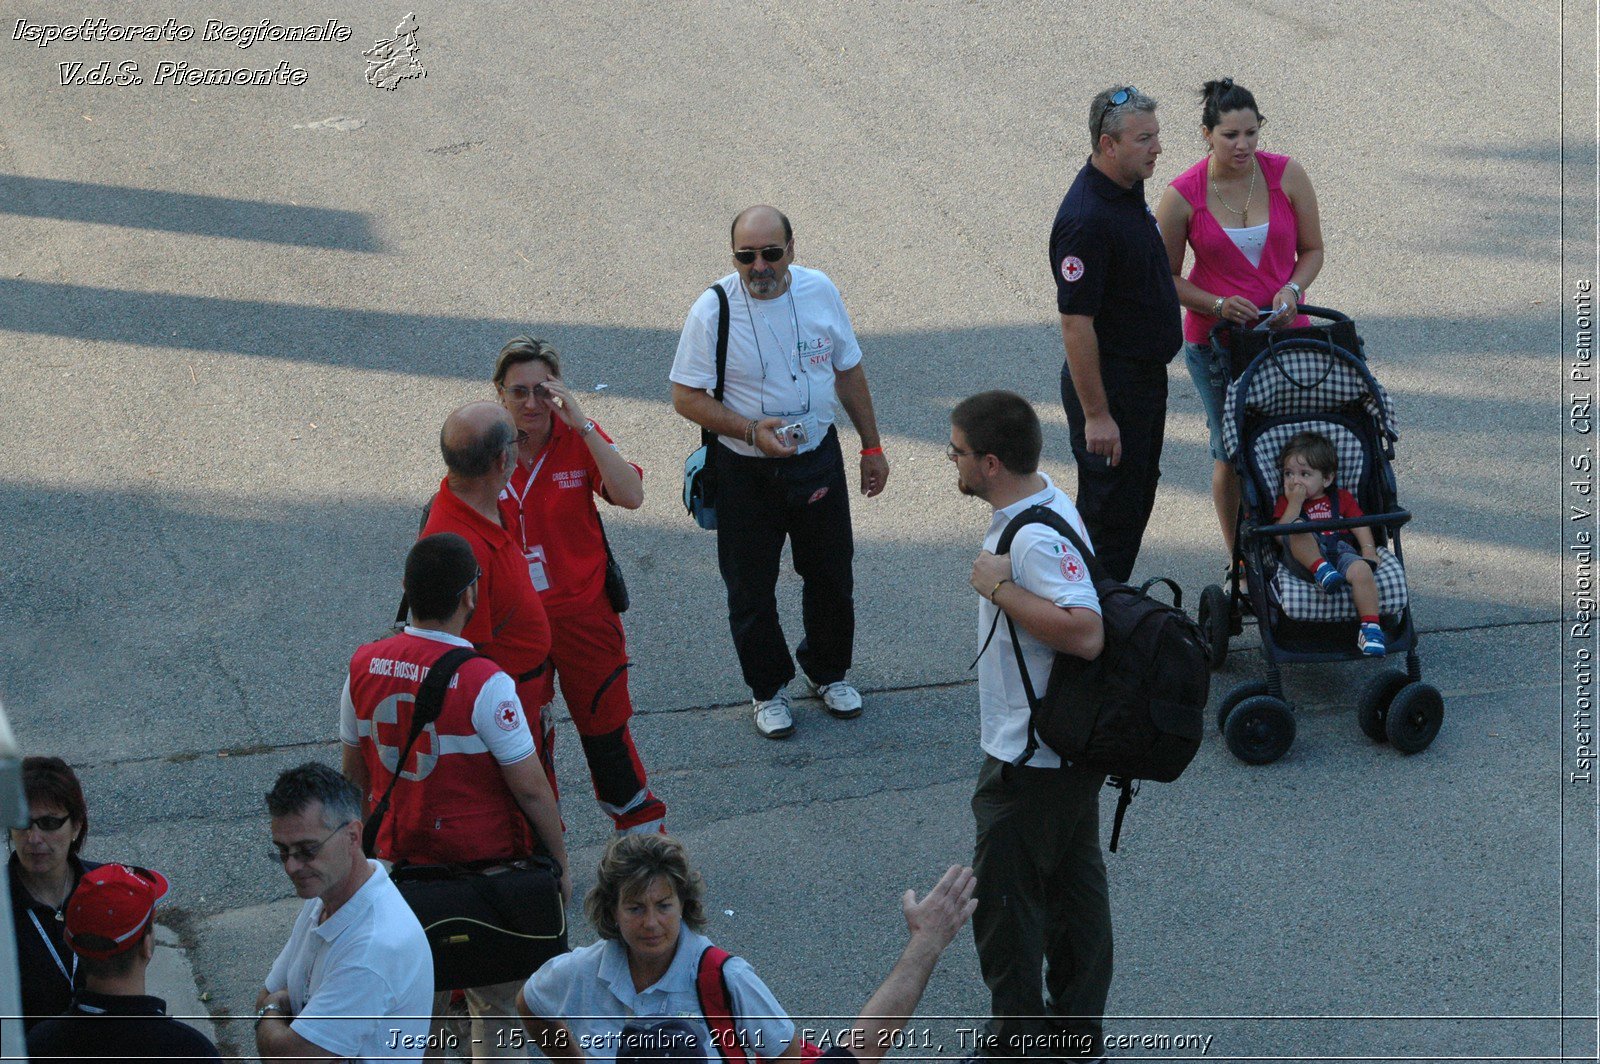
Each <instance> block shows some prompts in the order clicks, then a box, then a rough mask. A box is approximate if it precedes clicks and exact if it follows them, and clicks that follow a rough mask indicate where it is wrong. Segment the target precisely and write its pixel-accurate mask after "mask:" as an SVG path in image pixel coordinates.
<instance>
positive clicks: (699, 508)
mask: <svg viewBox="0 0 1600 1064" xmlns="http://www.w3.org/2000/svg"><path fill="white" fill-rule="evenodd" d="M711 291H713V292H715V293H717V386H716V388H715V389H714V390H713V391H712V393H711V395H712V397H713V398H714V399H716V401H717V402H719V403H720V402H722V385H723V383H724V378H725V377H726V376H727V373H728V293H727V292H724V291H723V290H722V285H720V284H714V285H712V286H711ZM683 508H684V509H685V510H688V511H689V516H690V517H692V518H694V523H695V524H697V525H699V526H700V527H701V528H704V529H706V530H708V531H710V530H714V529H715V528H716V527H717V434H716V433H714V432H712V431H711V430H710V429H708V428H705V427H704V426H702V427H701V429H700V446H699V447H696V448H695V449H694V450H693V451H691V452H690V454H689V457H688V458H686V459H684V462H683Z"/></svg>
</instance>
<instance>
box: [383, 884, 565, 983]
mask: <svg viewBox="0 0 1600 1064" xmlns="http://www.w3.org/2000/svg"><path fill="white" fill-rule="evenodd" d="M559 876H560V871H559V870H558V869H557V867H556V863H555V862H554V861H552V860H550V859H549V858H547V857H527V858H523V859H521V860H515V861H505V860H496V861H480V862H475V863H473V864H470V865H397V866H396V867H395V868H394V870H393V871H392V872H390V873H389V878H390V879H392V880H394V885H395V886H397V887H399V888H400V895H401V897H403V898H405V900H406V904H407V905H409V906H411V911H412V912H414V913H416V914H417V920H418V921H419V922H420V923H421V924H422V930H423V931H424V932H426V933H427V936H428V948H429V949H430V950H432V951H433V988H434V990H436V991H439V990H461V989H464V988H466V987H469V986H488V985H489V984H491V983H507V982H510V981H511V980H513V979H526V978H527V977H528V976H529V975H531V974H533V972H534V971H536V970H537V969H538V967H539V966H540V965H541V964H543V963H544V962H545V961H547V960H549V959H550V958H551V957H554V956H556V955H557V954H560V953H565V952H566V951H567V914H566V910H565V909H563V908H562V905H561V888H560V883H559Z"/></svg>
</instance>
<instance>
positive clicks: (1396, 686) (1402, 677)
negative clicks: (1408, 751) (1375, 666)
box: [1356, 669, 1411, 743]
mask: <svg viewBox="0 0 1600 1064" xmlns="http://www.w3.org/2000/svg"><path fill="white" fill-rule="evenodd" d="M1410 682H1411V679H1410V677H1408V676H1406V674H1405V673H1403V672H1401V671H1399V670H1398V669H1385V670H1384V671H1383V672H1380V673H1378V675H1376V676H1374V677H1373V678H1372V679H1371V680H1369V681H1367V686H1365V687H1363V688H1362V689H1361V697H1360V698H1359V699H1357V700H1356V723H1357V724H1359V725H1361V730H1362V732H1363V733H1364V734H1365V735H1366V737H1367V738H1368V739H1371V740H1372V741H1373V742H1375V743H1386V742H1388V741H1389V730H1388V724H1387V721H1388V718H1389V703H1391V702H1393V701H1394V696H1395V695H1397V694H1399V693H1400V688H1402V687H1404V686H1405V685H1406V684H1408V683H1410Z"/></svg>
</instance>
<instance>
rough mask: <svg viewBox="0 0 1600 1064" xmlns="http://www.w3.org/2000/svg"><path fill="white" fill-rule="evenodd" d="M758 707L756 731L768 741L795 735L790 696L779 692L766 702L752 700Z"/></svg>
mask: <svg viewBox="0 0 1600 1064" xmlns="http://www.w3.org/2000/svg"><path fill="white" fill-rule="evenodd" d="M750 701H751V703H752V704H753V705H754V706H755V707H756V731H758V732H760V733H761V734H762V735H765V736H766V737H767V738H768V739H787V738H788V737H789V736H791V735H793V734H794V715H793V714H792V713H790V712H789V696H788V694H787V693H785V692H783V691H779V692H778V693H777V694H775V695H773V696H772V697H771V698H769V699H767V700H766V701H765V702H762V701H760V700H759V699H754V698H752V699H751V700H750Z"/></svg>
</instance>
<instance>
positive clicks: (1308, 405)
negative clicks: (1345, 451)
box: [1222, 340, 1400, 493]
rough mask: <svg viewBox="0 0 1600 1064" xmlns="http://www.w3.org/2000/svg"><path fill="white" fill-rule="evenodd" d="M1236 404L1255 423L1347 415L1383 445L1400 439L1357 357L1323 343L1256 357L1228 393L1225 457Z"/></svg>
mask: <svg viewBox="0 0 1600 1064" xmlns="http://www.w3.org/2000/svg"><path fill="white" fill-rule="evenodd" d="M1240 404H1243V408H1244V413H1245V414H1246V415H1247V418H1255V419H1259V418H1273V417H1287V416H1292V415H1295V414H1331V413H1346V414H1348V415H1350V416H1353V417H1355V418H1356V419H1358V420H1369V419H1370V420H1371V422H1372V423H1373V424H1374V425H1375V426H1376V428H1377V430H1378V433H1379V434H1380V435H1381V436H1382V437H1383V438H1385V439H1386V440H1389V441H1393V440H1397V439H1399V438H1400V433H1399V431H1398V428H1397V426H1396V422H1395V418H1394V406H1393V404H1391V403H1390V402H1389V393H1388V392H1386V391H1384V389H1383V385H1381V384H1379V383H1378V382H1377V380H1375V379H1374V378H1373V376H1372V374H1371V373H1369V372H1368V371H1367V368H1366V366H1365V365H1364V364H1363V363H1362V361H1361V360H1360V359H1359V358H1357V357H1355V356H1354V355H1351V354H1349V353H1347V352H1345V351H1343V350H1342V349H1340V348H1338V347H1335V346H1333V345H1332V344H1329V343H1327V342H1326V341H1323V340H1293V341H1289V342H1287V343H1284V344H1281V345H1279V346H1277V347H1274V348H1272V349H1270V350H1269V351H1267V352H1264V353H1263V354H1261V355H1259V356H1257V357H1256V360H1255V361H1254V362H1252V363H1251V364H1250V367H1249V368H1248V369H1246V370H1245V372H1244V373H1242V374H1240V376H1239V379H1238V380H1237V381H1235V382H1234V383H1233V386H1232V387H1231V388H1229V389H1228V402H1227V406H1226V407H1225V409H1224V413H1223V418H1222V443H1223V446H1224V447H1225V448H1226V449H1227V452H1228V454H1229V455H1230V456H1234V455H1237V454H1238V453H1239V421H1240V419H1239V416H1238V415H1239V412H1240ZM1290 435H1293V433H1290ZM1285 438H1287V437H1285ZM1340 457H1341V458H1343V455H1341V456H1340ZM1276 480H1277V476H1276V474H1274V476H1273V481H1274V482H1276ZM1347 490H1350V491H1351V492H1352V493H1353V492H1354V490H1355V489H1353V488H1349V489H1347Z"/></svg>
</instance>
